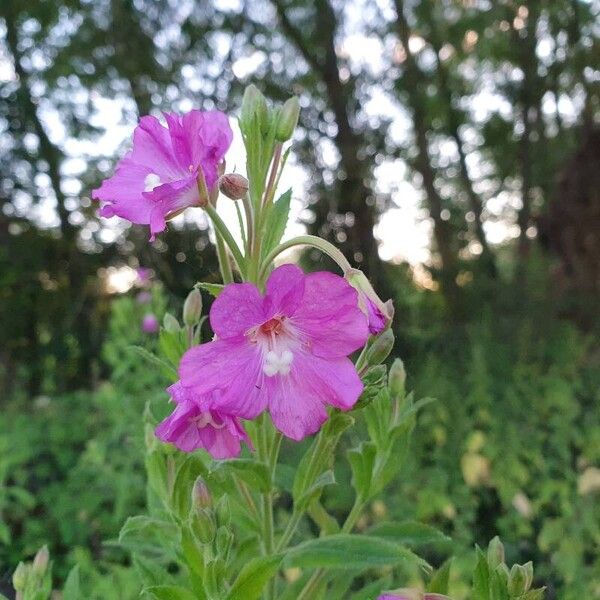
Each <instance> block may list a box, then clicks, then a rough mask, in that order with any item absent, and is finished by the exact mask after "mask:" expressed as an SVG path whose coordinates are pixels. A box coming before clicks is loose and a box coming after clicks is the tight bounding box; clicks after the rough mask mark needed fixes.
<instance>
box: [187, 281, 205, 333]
mask: <svg viewBox="0 0 600 600" xmlns="http://www.w3.org/2000/svg"><path fill="white" fill-rule="evenodd" d="M201 314H202V294H200V291H199V290H196V289H193V290H192V291H191V292H190V293H189V294H188V295H187V298H186V299H185V302H184V303H183V322H184V323H185V324H186V325H187V326H188V327H193V326H194V325H197V324H198V321H200V315H201Z"/></svg>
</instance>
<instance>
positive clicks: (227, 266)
mask: <svg viewBox="0 0 600 600" xmlns="http://www.w3.org/2000/svg"><path fill="white" fill-rule="evenodd" d="M215 240H216V243H217V260H218V261H219V269H220V271H221V277H222V278H223V283H224V284H225V285H227V284H228V283H233V271H232V270H231V263H230V262H229V256H228V255H227V248H225V243H224V242H223V237H222V236H221V234H220V233H219V232H218V231H215Z"/></svg>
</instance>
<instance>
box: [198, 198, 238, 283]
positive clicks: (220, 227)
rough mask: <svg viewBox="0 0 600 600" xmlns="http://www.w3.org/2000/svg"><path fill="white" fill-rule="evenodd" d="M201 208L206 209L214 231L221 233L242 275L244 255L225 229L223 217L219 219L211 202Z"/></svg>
mask: <svg viewBox="0 0 600 600" xmlns="http://www.w3.org/2000/svg"><path fill="white" fill-rule="evenodd" d="M203 208H204V210H205V211H206V213H207V214H208V216H209V217H210V219H211V221H212V222H213V225H214V226H215V231H216V232H218V233H219V234H220V235H221V237H222V238H223V240H224V241H225V243H226V244H227V246H228V247H229V250H231V254H232V255H233V258H234V259H235V262H236V263H237V267H238V269H239V271H240V273H241V274H242V276H243V275H245V273H246V269H245V267H246V261H245V260H244V257H243V256H242V253H241V251H240V249H239V248H238V245H237V244H236V243H235V240H234V239H233V236H232V235H231V232H230V231H229V229H227V225H225V223H224V222H223V219H221V217H220V216H219V214H218V213H217V210H216V209H215V207H214V206H213V205H212V204H210V203H208V204H207V205H206V206H204V207H203ZM217 240H218V236H217ZM217 251H218V244H217Z"/></svg>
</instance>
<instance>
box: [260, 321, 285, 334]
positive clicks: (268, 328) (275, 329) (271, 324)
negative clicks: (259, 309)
mask: <svg viewBox="0 0 600 600" xmlns="http://www.w3.org/2000/svg"><path fill="white" fill-rule="evenodd" d="M258 330H259V331H260V333H262V334H265V335H279V334H280V333H282V331H283V318H282V317H273V318H272V319H269V320H268V321H266V322H264V323H263V324H262V325H261V326H260V327H259V328H258Z"/></svg>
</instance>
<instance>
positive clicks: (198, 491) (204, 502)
mask: <svg viewBox="0 0 600 600" xmlns="http://www.w3.org/2000/svg"><path fill="white" fill-rule="evenodd" d="M212 504H213V501H212V495H211V493H210V490H209V489H208V487H207V485H206V482H205V481H204V479H203V478H202V476H200V477H198V478H197V479H196V481H195V482H194V486H193V487H192V509H194V508H196V509H200V508H210V507H211V506H212Z"/></svg>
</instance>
